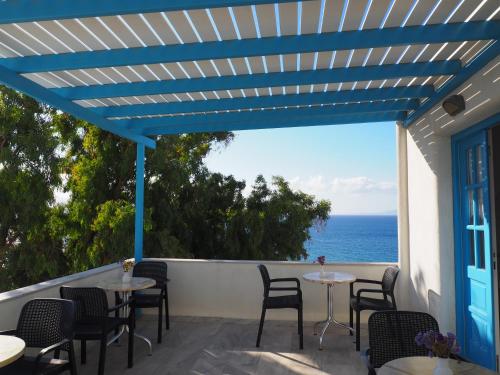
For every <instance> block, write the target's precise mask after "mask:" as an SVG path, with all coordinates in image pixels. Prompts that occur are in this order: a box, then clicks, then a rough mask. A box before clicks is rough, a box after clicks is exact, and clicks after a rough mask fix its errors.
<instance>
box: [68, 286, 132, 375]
mask: <svg viewBox="0 0 500 375" xmlns="http://www.w3.org/2000/svg"><path fill="white" fill-rule="evenodd" d="M60 293H61V297H62V298H66V299H69V300H72V301H74V302H75V306H76V322H75V340H80V342H81V358H80V360H81V362H82V364H85V363H86V362H87V341H88V340H98V341H100V350H99V367H98V374H99V375H103V374H104V365H105V363H106V348H107V343H108V342H107V340H108V335H109V334H110V333H111V332H114V331H116V329H117V328H118V327H120V326H122V325H127V326H128V329H129V334H128V367H129V368H131V367H132V366H133V359H134V326H135V311H134V304H133V298H131V299H130V300H129V301H125V302H123V303H121V304H119V305H116V306H114V307H112V308H109V306H108V299H107V296H106V292H105V291H104V290H103V289H101V288H73V287H67V286H63V287H61V289H60ZM127 306H129V307H130V313H129V315H128V316H127V317H120V316H119V315H118V314H117V315H115V316H110V313H112V312H116V311H118V310H119V309H121V308H124V307H127Z"/></svg>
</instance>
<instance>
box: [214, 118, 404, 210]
mask: <svg viewBox="0 0 500 375" xmlns="http://www.w3.org/2000/svg"><path fill="white" fill-rule="evenodd" d="M395 131H396V130H395V124H394V123H375V124H351V125H334V126H319V127H304V128H288V129H266V130H252V131H240V132H236V133H235V135H236V137H235V139H234V141H233V142H232V143H231V144H230V145H229V146H228V147H227V148H225V149H222V150H219V151H216V152H213V153H212V154H210V155H209V156H208V157H207V159H206V163H207V165H208V167H209V169H210V170H212V171H216V172H222V173H224V174H232V175H234V176H235V177H236V178H238V179H243V180H245V181H246V182H247V189H250V186H251V184H252V183H253V181H254V180H255V177H256V176H257V175H258V174H262V175H264V177H265V178H266V179H268V180H270V179H271V176H275V175H280V176H283V177H285V178H286V179H287V180H288V181H289V182H290V183H291V185H292V186H293V187H294V188H296V189H300V190H302V191H304V192H306V193H309V194H313V195H315V196H316V197H318V198H325V199H329V200H330V201H331V202H332V208H333V209H332V213H333V214H377V213H388V212H394V211H395V210H396V141H395Z"/></svg>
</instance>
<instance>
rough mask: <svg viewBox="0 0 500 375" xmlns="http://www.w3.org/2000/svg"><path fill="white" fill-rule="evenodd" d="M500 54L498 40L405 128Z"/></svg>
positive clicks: (417, 112)
mask: <svg viewBox="0 0 500 375" xmlns="http://www.w3.org/2000/svg"><path fill="white" fill-rule="evenodd" d="M499 54H500V42H499V41H498V40H497V41H496V42H494V43H493V44H492V45H491V46H489V47H488V48H487V49H486V50H485V51H483V52H482V53H481V54H480V55H479V56H477V57H476V58H475V59H474V60H473V61H472V62H470V63H469V65H468V66H466V67H464V68H462V69H461V70H460V72H459V73H458V74H456V75H455V77H453V78H452V79H450V80H449V81H448V82H446V83H445V84H444V85H443V86H441V87H440V88H439V89H438V90H437V91H436V94H435V95H433V96H432V97H431V98H430V99H429V100H428V101H427V102H425V103H424V104H422V106H421V107H420V108H419V109H418V110H417V111H415V113H413V114H411V116H409V117H408V119H406V120H405V122H404V126H405V127H408V126H410V125H411V124H412V123H413V122H415V121H417V120H418V119H419V118H420V117H421V116H423V115H424V114H425V113H426V112H427V111H428V110H430V109H431V108H432V107H433V106H434V105H436V104H437V103H439V102H440V101H441V100H443V99H444V98H446V96H448V95H451V94H452V91H453V90H455V89H457V88H458V87H459V86H460V85H461V84H463V83H464V82H465V81H466V80H468V79H469V78H470V77H472V76H473V75H474V74H475V73H476V72H478V71H479V70H480V69H482V68H483V67H484V66H486V65H487V64H488V63H489V62H490V61H491V60H493V59H494V58H496V57H497V56H498V55H499Z"/></svg>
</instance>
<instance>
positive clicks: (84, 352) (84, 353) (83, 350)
mask: <svg viewBox="0 0 500 375" xmlns="http://www.w3.org/2000/svg"><path fill="white" fill-rule="evenodd" d="M80 361H81V362H82V365H84V364H85V363H87V340H80Z"/></svg>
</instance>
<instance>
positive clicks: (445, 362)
mask: <svg viewBox="0 0 500 375" xmlns="http://www.w3.org/2000/svg"><path fill="white" fill-rule="evenodd" d="M415 342H416V344H417V345H418V346H424V347H425V348H426V349H427V350H428V351H429V357H434V356H436V357H437V364H436V367H435V368H434V375H452V374H453V371H451V369H450V364H449V358H450V356H451V355H452V354H458V353H459V352H460V346H459V345H458V343H457V340H456V337H455V335H454V334H453V333H451V332H448V333H447V334H446V335H444V334H442V333H440V332H435V331H427V332H420V333H418V334H417V336H416V337H415Z"/></svg>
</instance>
